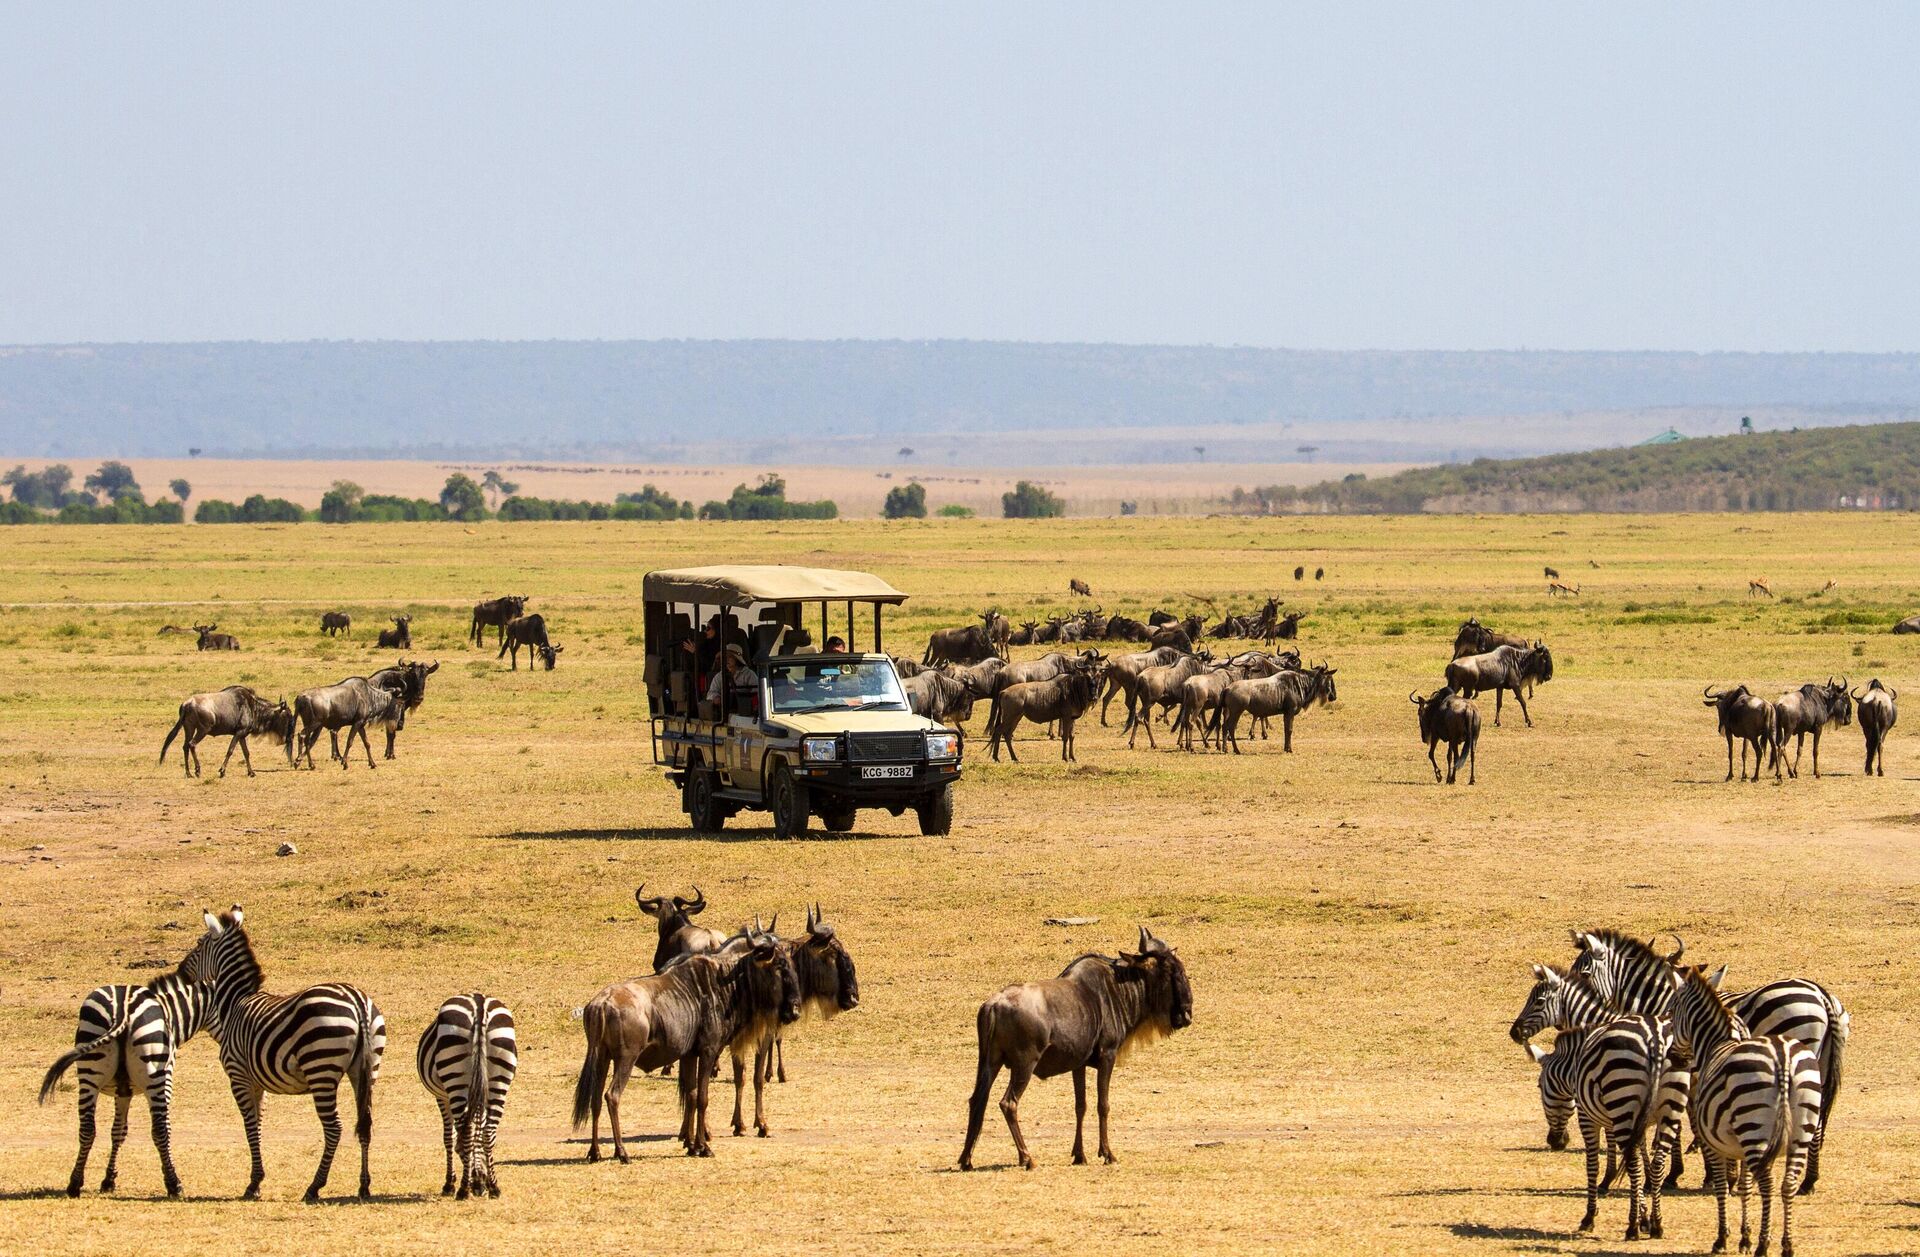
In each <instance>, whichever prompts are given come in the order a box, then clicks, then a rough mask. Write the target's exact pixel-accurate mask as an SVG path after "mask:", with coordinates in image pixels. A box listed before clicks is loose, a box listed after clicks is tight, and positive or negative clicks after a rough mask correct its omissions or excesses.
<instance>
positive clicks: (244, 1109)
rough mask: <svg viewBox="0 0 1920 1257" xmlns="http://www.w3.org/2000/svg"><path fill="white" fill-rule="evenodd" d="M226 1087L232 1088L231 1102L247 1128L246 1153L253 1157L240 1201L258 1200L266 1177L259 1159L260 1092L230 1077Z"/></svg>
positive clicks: (264, 1165)
mask: <svg viewBox="0 0 1920 1257" xmlns="http://www.w3.org/2000/svg"><path fill="white" fill-rule="evenodd" d="M228 1085H230V1086H231V1087H232V1088H233V1102H234V1103H235V1104H238V1105H239V1106H240V1121H241V1123H242V1124H243V1125H245V1126H246V1128H247V1151H248V1153H250V1154H251V1155H252V1157H253V1173H252V1176H251V1177H250V1178H248V1180H247V1190H246V1191H244V1192H242V1193H241V1194H240V1199H242V1200H258V1199H260V1181H261V1180H262V1179H264V1178H266V1176H267V1167H266V1163H265V1162H263V1161H262V1160H261V1159H260V1091H259V1089H258V1088H256V1087H252V1086H249V1085H248V1084H247V1083H244V1082H242V1081H241V1080H240V1079H239V1078H235V1077H232V1076H229V1083H228Z"/></svg>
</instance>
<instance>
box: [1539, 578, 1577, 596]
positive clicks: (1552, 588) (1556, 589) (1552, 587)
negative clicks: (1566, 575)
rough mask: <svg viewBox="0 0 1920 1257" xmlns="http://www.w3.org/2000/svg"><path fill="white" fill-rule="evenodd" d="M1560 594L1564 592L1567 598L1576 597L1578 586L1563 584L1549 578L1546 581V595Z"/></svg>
mask: <svg viewBox="0 0 1920 1257" xmlns="http://www.w3.org/2000/svg"><path fill="white" fill-rule="evenodd" d="M1562 594H1565V595H1566V596H1567V597H1569V598H1578V597H1579V596H1580V586H1578V585H1563V584H1561V583H1560V582H1559V581H1557V580H1550V581H1548V582H1547V596H1548V597H1550V598H1558V597H1559V596H1560V595H1562Z"/></svg>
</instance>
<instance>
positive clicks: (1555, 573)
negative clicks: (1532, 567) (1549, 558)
mask: <svg viewBox="0 0 1920 1257" xmlns="http://www.w3.org/2000/svg"><path fill="white" fill-rule="evenodd" d="M1544 570H1545V572H1546V574H1547V579H1548V580H1559V579H1560V569H1558V568H1554V567H1549V568H1546V569H1544Z"/></svg>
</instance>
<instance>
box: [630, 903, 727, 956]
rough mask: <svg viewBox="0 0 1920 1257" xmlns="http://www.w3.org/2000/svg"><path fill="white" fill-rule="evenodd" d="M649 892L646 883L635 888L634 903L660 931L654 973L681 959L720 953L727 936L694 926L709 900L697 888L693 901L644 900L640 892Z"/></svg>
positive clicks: (655, 948) (655, 952)
mask: <svg viewBox="0 0 1920 1257" xmlns="http://www.w3.org/2000/svg"><path fill="white" fill-rule="evenodd" d="M646 888H647V884H646V883H645V882H641V883H640V885H639V886H637V887H635V888H634V892H633V902H634V903H636V904H638V905H640V911H642V912H644V913H646V914H647V915H648V916H650V917H652V918H653V919H654V922H655V924H656V925H657V926H658V928H659V934H660V941H659V942H658V943H657V944H656V945H655V946H654V949H653V971H654V972H655V973H658V972H660V970H662V969H664V968H666V967H667V965H668V964H670V963H672V962H673V961H674V960H675V959H677V958H679V957H681V956H700V955H705V954H706V953H707V952H711V951H717V950H719V948H720V946H721V945H722V944H723V943H725V942H726V941H727V936H726V935H725V934H722V933H721V932H720V931H718V930H710V929H708V928H707V927H706V926H704V925H695V924H694V923H693V918H695V917H697V916H699V915H700V914H701V913H702V912H705V911H706V910H707V897H706V895H705V893H703V892H702V891H701V889H700V888H699V887H698V886H695V887H694V888H693V898H691V899H682V898H681V897H680V896H678V895H672V896H667V895H651V896H648V897H647V898H645V899H642V898H641V897H640V892H641V891H643V890H645V889H646Z"/></svg>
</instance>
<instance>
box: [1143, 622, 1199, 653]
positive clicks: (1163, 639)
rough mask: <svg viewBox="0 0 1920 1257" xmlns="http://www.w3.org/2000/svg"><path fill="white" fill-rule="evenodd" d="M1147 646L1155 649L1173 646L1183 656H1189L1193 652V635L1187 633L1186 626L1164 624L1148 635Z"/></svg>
mask: <svg viewBox="0 0 1920 1257" xmlns="http://www.w3.org/2000/svg"><path fill="white" fill-rule="evenodd" d="M1147 644H1148V645H1150V646H1152V647H1154V648H1155V649H1158V648H1159V647H1162V646H1171V647H1173V648H1174V649H1175V650H1178V651H1179V652H1181V653H1182V654H1187V653H1190V652H1191V651H1192V650H1193V634H1191V633H1189V632H1187V630H1186V627H1185V626H1184V625H1180V624H1162V625H1161V626H1160V627H1159V628H1157V629H1154V630H1153V631H1152V632H1151V633H1148V634H1147Z"/></svg>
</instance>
